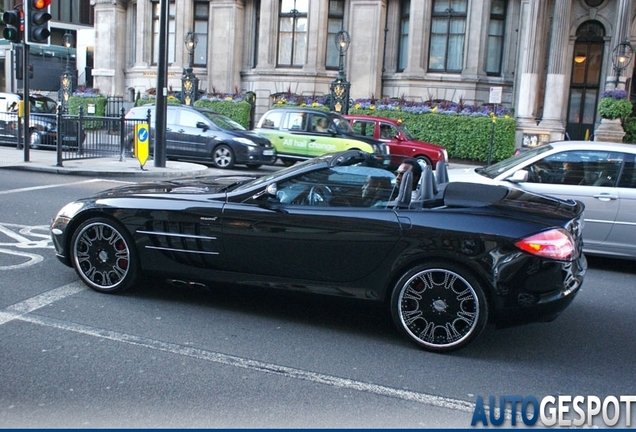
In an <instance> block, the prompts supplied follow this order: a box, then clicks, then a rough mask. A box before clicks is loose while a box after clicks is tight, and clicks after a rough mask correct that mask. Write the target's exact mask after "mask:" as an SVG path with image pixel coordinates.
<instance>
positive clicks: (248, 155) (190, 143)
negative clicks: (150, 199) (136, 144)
mask: <svg viewBox="0 0 636 432" xmlns="http://www.w3.org/2000/svg"><path fill="white" fill-rule="evenodd" d="M148 110H150V117H151V118H150V123H151V124H150V125H149V126H150V128H151V133H154V125H155V106H154V105H144V106H139V107H134V108H131V109H130V110H129V111H128V112H127V113H126V115H125V118H126V119H127V120H131V119H137V120H143V119H147V117H148ZM133 137H134V134H133V133H131V134H130V135H129V136H128V138H127V140H128V141H129V144H130V148H131V149H132V147H133ZM165 153H166V157H168V158H172V159H185V160H193V161H198V162H211V163H212V164H213V165H214V166H215V167H217V168H227V169H230V168H233V167H234V165H236V164H239V165H247V166H248V167H249V168H258V167H260V166H261V165H273V164H274V163H276V150H275V149H274V147H273V146H272V143H271V142H270V140H269V139H267V138H266V137H264V136H262V135H259V134H257V133H255V132H253V131H248V130H246V129H245V128H244V127H243V126H241V125H240V124H239V123H237V122H235V121H234V120H232V119H230V118H229V117H226V116H224V115H222V114H219V113H217V112H215V111H212V110H209V109H205V108H199V107H191V106H187V105H168V106H167V117H166V152H165ZM151 154H152V149H151Z"/></svg>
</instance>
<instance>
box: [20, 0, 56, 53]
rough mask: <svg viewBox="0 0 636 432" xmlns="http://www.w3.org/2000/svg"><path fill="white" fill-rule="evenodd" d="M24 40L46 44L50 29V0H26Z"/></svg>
mask: <svg viewBox="0 0 636 432" xmlns="http://www.w3.org/2000/svg"><path fill="white" fill-rule="evenodd" d="M25 4H26V6H27V8H26V15H27V17H26V26H25V34H26V37H25V42H26V43H33V44H48V42H49V36H51V30H49V21H50V20H51V18H52V17H51V14H50V13H49V8H50V6H51V0H26V1H25Z"/></svg>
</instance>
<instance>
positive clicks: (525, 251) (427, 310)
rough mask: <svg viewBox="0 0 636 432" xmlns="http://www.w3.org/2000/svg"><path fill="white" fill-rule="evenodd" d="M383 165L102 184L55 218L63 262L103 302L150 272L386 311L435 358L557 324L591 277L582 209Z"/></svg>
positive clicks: (352, 163)
mask: <svg viewBox="0 0 636 432" xmlns="http://www.w3.org/2000/svg"><path fill="white" fill-rule="evenodd" d="M378 158H379V156H377V155H370V154H368V153H364V152H360V151H357V150H352V151H347V152H342V153H335V154H330V155H325V156H322V157H319V158H315V159H311V160H308V161H306V162H303V163H300V164H297V165H294V166H292V167H289V168H286V169H282V170H280V171H277V172H275V173H273V174H270V175H267V176H262V177H256V176H251V175H249V176H247V175H246V176H221V177H199V178H192V179H186V180H183V179H182V180H174V181H163V182H148V183H140V184H137V185H132V186H124V187H119V188H115V189H110V190H106V191H104V192H102V193H99V194H97V195H96V196H94V197H92V198H86V199H82V200H78V201H75V202H72V203H70V204H68V205H66V206H65V207H64V208H62V209H61V210H60V211H59V213H58V214H57V216H55V218H54V219H53V221H52V225H51V233H52V237H53V241H54V244H55V248H56V252H57V256H58V258H59V259H60V260H61V261H62V262H63V263H64V264H66V265H68V266H72V267H74V268H75V270H76V271H77V274H78V275H79V276H80V278H81V279H82V280H83V281H84V282H85V283H86V284H87V285H88V286H89V287H91V288H92V289H94V290H97V291H101V292H108V293H113V292H119V291H122V290H125V289H127V288H130V287H132V286H134V285H135V283H136V281H138V277H139V276H140V275H141V274H142V273H146V274H153V275H156V276H161V277H165V278H166V279H173V280H182V281H188V282H197V283H211V282H214V281H218V282H220V281H223V282H232V283H239V284H248V285H252V286H262V287H271V288H282V289H290V290H301V291H307V292H317V293H324V294H331V295H338V296H349V297H357V298H361V299H368V300H374V301H379V302H386V303H387V304H388V305H389V306H390V310H391V314H392V317H393V319H394V321H395V323H396V325H397V327H398V328H399V329H400V330H401V331H402V332H403V333H404V334H405V335H406V336H407V337H409V338H410V339H411V340H413V341H414V342H416V343H417V344H419V345H420V346H421V347H423V348H424V349H427V350H430V351H438V352H439V351H450V350H454V349H458V348H461V347H464V346H466V345H467V344H469V343H471V342H472V341H474V340H475V339H476V338H477V337H478V336H479V334H480V332H481V331H482V330H483V329H484V327H485V326H486V324H487V323H488V322H492V323H495V324H496V325H498V326H508V325H515V324H521V323H525V322H532V321H549V320H552V319H554V318H555V317H556V316H557V315H558V314H559V313H560V312H561V311H562V310H563V309H565V308H566V307H567V306H568V305H569V304H570V302H571V301H572V300H573V298H574V297H575V295H576V293H577V292H578V289H579V288H580V287H581V284H582V282H583V277H584V274H585V271H586V268H587V263H586V260H585V257H584V256H583V254H582V253H581V247H582V244H581V242H582V240H581V221H582V212H583V205H582V204H581V203H579V202H575V201H564V200H558V199H555V198H549V197H545V196H540V195H535V194H531V193H527V192H523V191H521V190H518V189H513V188H509V187H505V186H495V185H479V184H472V183H442V184H438V183H437V182H436V181H435V180H434V175H433V172H432V171H430V169H425V170H424V174H423V175H422V177H421V181H420V182H419V184H418V185H417V186H418V187H417V188H416V190H415V191H412V190H411V189H412V188H413V182H412V179H411V178H410V176H411V173H407V174H405V176H404V178H403V180H402V182H400V183H399V187H396V179H395V176H394V175H393V173H391V172H389V171H387V170H386V169H385V166H386V165H385V164H383V163H382V161H380V160H379V159H378ZM438 171H439V170H438ZM441 172H443V171H440V173H441ZM438 177H443V176H438ZM412 192H414V194H412ZM413 195H414V196H413Z"/></svg>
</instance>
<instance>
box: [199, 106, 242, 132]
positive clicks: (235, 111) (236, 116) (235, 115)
mask: <svg viewBox="0 0 636 432" xmlns="http://www.w3.org/2000/svg"><path fill="white" fill-rule="evenodd" d="M194 106H197V107H201V108H208V109H211V110H214V111H216V112H218V113H219V114H223V115H225V116H228V117H229V118H231V119H232V120H234V121H235V122H238V123H240V124H241V125H242V126H243V127H244V128H249V124H250V111H251V110H252V105H250V103H249V102H228V101H219V100H210V99H198V100H197V101H195V102H194Z"/></svg>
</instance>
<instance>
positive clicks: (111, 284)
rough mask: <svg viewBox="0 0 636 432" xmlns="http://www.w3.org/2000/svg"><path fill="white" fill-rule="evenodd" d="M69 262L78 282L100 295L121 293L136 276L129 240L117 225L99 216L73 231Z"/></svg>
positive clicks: (136, 262) (128, 236)
mask: <svg viewBox="0 0 636 432" xmlns="http://www.w3.org/2000/svg"><path fill="white" fill-rule="evenodd" d="M71 262H72V263H73V267H74V268H75V271H76V272H77V274H78V275H79V277H80V278H81V279H82V281H84V283H85V284H86V285H88V286H89V287H91V288H92V289H94V290H95V291H100V292H106V293H115V292H121V291H125V290H126V289H128V288H130V287H131V286H132V285H133V284H134V283H135V282H136V281H137V278H138V275H139V264H138V257H137V252H136V249H135V246H134V243H133V240H132V238H131V237H130V235H129V234H128V232H127V231H126V229H125V228H124V227H123V226H122V225H121V224H119V223H117V222H115V221H113V220H110V219H107V218H102V217H97V218H92V219H88V220H87V221H85V222H84V223H82V224H81V225H80V226H79V227H78V228H77V230H76V231H75V233H74V234H73V238H72V239H71Z"/></svg>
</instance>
